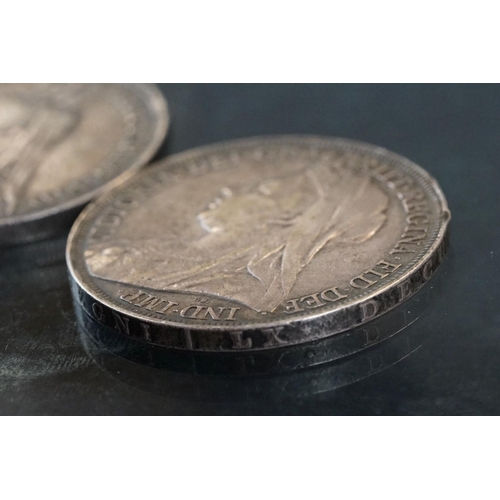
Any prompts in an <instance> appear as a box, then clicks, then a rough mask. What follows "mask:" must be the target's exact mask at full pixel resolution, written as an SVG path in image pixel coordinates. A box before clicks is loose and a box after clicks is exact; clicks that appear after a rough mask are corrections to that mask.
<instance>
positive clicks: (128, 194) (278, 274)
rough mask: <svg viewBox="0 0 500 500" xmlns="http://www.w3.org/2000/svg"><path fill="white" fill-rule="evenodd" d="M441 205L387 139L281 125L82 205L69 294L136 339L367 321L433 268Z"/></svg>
mask: <svg viewBox="0 0 500 500" xmlns="http://www.w3.org/2000/svg"><path fill="white" fill-rule="evenodd" d="M449 218H450V213H449V211H448V208H447V206H446V201H445V199H444V196H443V194H442V192H441V190H440V188H439V186H438V185H437V183H436V181H435V180H434V179H432V178H431V177H430V176H429V175H428V174H427V173H426V172H425V171H424V170H422V169H421V168H420V167H418V166H417V165H415V164H413V163H412V162H410V161H409V160H407V159H405V158H402V157H400V156H398V155H396V154H394V153H390V152H388V151H386V150H385V149H382V148H378V147H375V146H371V145H367V144H361V143H357V142H353V141H348V140H343V139H330V138H318V137H308V136H305V137H302V136H297V137H294V136H283V137H269V138H255V139H248V140H242V141H234V142H229V143H225V144H221V145H214V146H210V147H204V148H199V149H195V150H192V151H188V152H185V153H182V154H179V155H176V156H173V157H171V158H169V159H168V160H166V161H164V162H161V163H159V164H157V165H156V166H155V167H152V168H151V169H149V170H148V171H145V172H144V173H142V174H141V175H139V176H137V177H135V178H133V179H131V180H129V181H128V182H126V183H125V184H123V185H121V186H119V187H118V188H116V189H114V190H113V191H111V192H110V193H108V194H106V195H104V196H103V197H102V198H101V199H99V200H98V201H97V202H96V203H94V204H93V205H92V206H90V207H88V209H87V210H86V211H85V212H84V213H83V214H82V215H81V216H80V218H79V219H78V221H77V222H76V223H75V226H74V227H73V230H72V232H71V234H70V238H69V242H68V249H67V260H68V265H69V268H70V272H71V276H72V281H73V290H74V295H75V299H76V301H77V302H78V303H79V304H80V305H81V306H82V307H83V309H84V311H86V313H87V314H89V315H91V316H92V317H93V318H94V319H96V320H97V321H99V322H101V323H102V324H104V325H110V326H113V327H114V328H116V329H117V330H118V331H120V332H122V333H124V334H126V335H129V336H131V337H135V338H139V339H142V340H145V341H147V342H151V343H154V344H161V345H166V346H169V347H174V348H179V349H189V350H206V351H225V350H228V351H230V350H245V349H266V348H273V347H281V346H286V345H291V344H298V343H302V342H306V341H311V340H317V339H320V338H324V337H327V336H329V335H332V334H335V333H339V332H341V331H344V330H346V329H349V328H352V327H354V326H357V325H359V324H361V323H364V322H366V321H368V320H370V319H372V318H375V317H376V316H379V315H380V314H382V313H384V312H386V311H388V310H390V309H392V308H393V307H395V306H396V305H397V304H398V303H400V302H401V301H403V300H405V299H406V298H408V297H409V296H411V295H412V294H413V293H414V292H415V291H417V290H418V289H419V288H420V286H422V285H423V284H424V283H425V282H426V281H427V280H428V279H429V278H430V277H431V275H432V274H433V272H434V270H435V269H436V268H437V266H438V265H439V263H440V262H441V260H442V258H443V255H444V252H445V246H446V230H447V224H448V221H449Z"/></svg>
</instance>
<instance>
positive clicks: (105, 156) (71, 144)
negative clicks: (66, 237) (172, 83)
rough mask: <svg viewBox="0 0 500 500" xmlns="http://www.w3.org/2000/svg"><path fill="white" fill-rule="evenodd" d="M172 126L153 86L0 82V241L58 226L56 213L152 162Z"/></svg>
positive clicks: (29, 237) (20, 238)
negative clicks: (42, 221)
mask: <svg viewBox="0 0 500 500" xmlns="http://www.w3.org/2000/svg"><path fill="white" fill-rule="evenodd" d="M166 127H167V114H166V107H165V103H164V101H163V99H162V97H161V95H160V94H159V92H158V91H157V90H156V89H155V87H153V86H150V85H146V84H123V85H122V84H2V85H0V236H2V241H1V242H0V243H10V242H14V243H15V242H18V241H23V240H34V239H37V238H38V236H42V234H39V235H37V234H36V233H44V232H50V230H51V229H55V227H56V226H57V222H54V221H55V219H57V215H58V214H63V213H66V212H68V211H69V210H72V209H76V208H77V207H81V206H83V205H84V204H85V203H86V202H88V201H89V200H90V199H91V198H93V197H94V196H95V195H96V194H97V193H98V192H99V191H100V190H101V189H102V188H103V186H104V185H105V184H107V183H110V182H112V181H115V180H116V179H117V178H118V177H120V176H121V175H124V174H125V173H127V172H129V171H132V170H134V169H135V168H137V167H138V166H141V165H142V164H144V163H145V162H146V161H147V160H149V158H150V157H151V156H152V154H153V153H154V151H155V150H156V148H157V147H158V146H159V145H160V143H161V141H162V139H163V137H164V135H165V132H166ZM46 218H52V221H51V223H50V224H49V223H48V222H47V224H45V226H43V224H42V226H40V224H38V223H39V222H40V221H41V220H44V219H46ZM50 225H52V228H51V227H50Z"/></svg>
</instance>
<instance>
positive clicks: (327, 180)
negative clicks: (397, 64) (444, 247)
mask: <svg viewBox="0 0 500 500" xmlns="http://www.w3.org/2000/svg"><path fill="white" fill-rule="evenodd" d="M387 206H388V196H387V195H386V194H385V193H384V192H383V191H382V190H380V189H379V188H378V187H377V186H375V184H374V183H373V181H372V180H371V179H370V178H369V177H360V176H357V175H356V174H355V173H352V172H350V171H348V170H336V169H332V168H330V167H328V166H324V165H319V166H315V167H311V168H305V169H303V170H302V171H300V172H295V173H291V174H288V175H285V176H281V177H276V178H272V179H269V180H265V181H262V182H259V183H257V184H255V185H253V186H251V187H249V188H243V189H237V190H232V189H231V188H229V187H225V188H224V189H223V190H221V196H219V197H218V198H217V199H216V200H214V201H213V202H212V203H210V205H209V208H208V209H207V210H206V211H204V212H201V213H200V214H198V217H197V219H196V221H193V222H195V223H197V224H199V225H200V226H201V227H202V228H203V229H204V231H205V236H203V237H202V238H200V239H199V240H197V241H191V242H179V241H175V242H174V241H168V238H167V239H164V240H158V239H154V240H149V241H147V242H142V243H140V242H136V243H134V242H132V241H124V240H117V241H114V242H108V243H107V244H98V245H95V246H94V247H91V248H90V249H89V252H88V253H87V264H88V266H89V270H90V271H91V273H92V274H93V275H95V276H97V277H100V278H104V279H109V280H114V281H121V282H124V283H129V284H134V285H137V286H141V287H145V288H146V287H147V288H151V289H159V290H172V291H174V290H175V291H185V292H190V293H202V294H210V295H215V296H219V297H224V298H227V299H230V300H234V301H237V302H240V303H242V304H245V305H247V306H248V307H250V308H252V309H254V310H256V311H273V310H275V309H276V308H277V307H278V306H279V305H280V304H281V303H282V302H284V301H285V300H286V299H287V298H289V294H290V292H291V290H292V288H293V286H294V284H295V282H296V279H297V276H298V275H299V273H300V272H301V271H302V270H303V269H304V268H305V267H306V266H307V265H308V264H309V263H310V262H311V260H313V259H314V257H315V256H316V254H318V252H320V251H321V250H322V249H323V248H324V247H325V245H334V244H339V243H340V244H341V243H350V244H353V243H354V244H355V243H363V242H364V241H366V240H368V239H370V238H371V237H372V236H373V235H374V234H375V233H376V232H377V231H378V230H379V229H380V228H381V226H382V225H383V224H384V222H385V220H386V214H385V212H386V209H387ZM146 254H147V255H146ZM174 256H175V257H174Z"/></svg>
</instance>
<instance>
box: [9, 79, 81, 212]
mask: <svg viewBox="0 0 500 500" xmlns="http://www.w3.org/2000/svg"><path fill="white" fill-rule="evenodd" d="M40 87H41V89H40V90H41V92H40V93H37V92H32V93H29V92H25V93H22V92H20V93H15V92H12V93H8V92H7V93H5V94H0V216H4V217H5V216H10V215H12V214H13V213H14V212H15V211H16V207H17V205H18V204H19V202H20V201H21V200H22V199H23V197H24V195H25V193H26V191H27V189H28V186H29V185H30V183H31V182H32V181H33V178H34V176H35V175H36V172H37V169H38V168H39V167H40V166H41V165H42V163H43V161H44V159H45V158H46V157H47V155H49V154H50V153H51V152H52V151H53V150H54V148H56V147H57V145H59V144H60V143H61V142H63V141H64V140H65V139H66V137H68V136H69V135H70V134H71V132H72V131H73V130H74V129H75V127H76V126H77V124H78V121H79V118H80V116H79V113H78V111H77V108H76V106H74V102H73V101H74V98H75V96H76V95H74V94H75V93H74V92H73V89H72V88H66V89H64V87H61V88H59V87H58V88H57V90H58V93H57V95H48V94H46V93H43V86H40Z"/></svg>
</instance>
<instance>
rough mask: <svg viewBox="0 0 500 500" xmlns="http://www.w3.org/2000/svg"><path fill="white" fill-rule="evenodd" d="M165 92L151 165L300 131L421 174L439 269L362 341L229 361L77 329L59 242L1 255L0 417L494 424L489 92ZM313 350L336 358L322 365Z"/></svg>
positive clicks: (493, 166) (498, 123) (496, 185)
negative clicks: (433, 202) (429, 179)
mask: <svg viewBox="0 0 500 500" xmlns="http://www.w3.org/2000/svg"><path fill="white" fill-rule="evenodd" d="M161 89H162V91H163V92H164V94H165V96H166V97H167V99H168V101H169V104H170V110H171V115H172V126H171V130H170V133H169V137H168V139H167V141H166V143H165V144H164V146H163V147H162V149H161V151H160V153H159V155H158V158H161V157H164V156H166V155H167V154H172V153H177V152H180V151H184V150H186V149H188V148H191V147H195V146H199V145H204V144H208V143H212V142H216V141H223V140H227V139H233V138H241V137H248V136H256V135H265V134H294V133H299V134H316V135H324V136H339V137H346V138H351V139H357V140H360V141H364V142H369V143H373V144H377V145H380V146H383V147H385V148H387V149H390V150H392V151H395V152H396V153H399V154H401V155H403V156H406V157H408V158H410V159H411V160H413V161H415V162H416V163H418V164H420V165H421V166H423V167H424V168H425V169H427V170H428V171H429V172H430V174H431V175H433V176H434V177H435V178H437V180H438V181H439V183H440V185H441V187H442V189H443V191H444V193H445V195H446V197H447V199H448V203H449V206H450V209H451V213H452V222H451V242H450V249H449V252H448V255H447V257H446V259H445V262H444V264H443V265H442V268H441V269H440V271H439V272H438V273H437V274H436V276H434V277H433V279H432V281H431V282H429V283H428V285H427V286H426V287H424V289H423V290H422V291H421V292H419V294H417V296H415V298H413V299H410V300H409V301H408V302H406V303H404V304H402V305H401V306H400V307H399V308H397V309H395V310H394V311H392V312H391V313H389V314H387V315H385V316H383V317H382V318H380V319H379V320H378V321H377V322H373V323H369V324H367V325H365V326H364V327H363V328H362V329H358V330H356V331H354V332H350V333H348V334H343V336H338V337H337V338H335V339H331V340H330V341H327V342H326V343H325V344H320V345H313V346H304V347H302V348H299V349H295V350H292V351H286V350H285V351H282V350H278V351H279V352H278V353H276V352H275V353H273V354H271V355H267V356H264V357H259V356H254V355H241V356H239V357H236V358H231V359H229V360H228V359H227V358H224V359H219V358H211V357H207V356H197V357H191V356H188V355H184V356H177V355H172V353H170V352H165V351H164V350H161V349H155V348H152V349H151V348H149V347H147V346H143V345H142V344H128V343H127V341H125V340H124V339H122V338H121V337H119V336H118V337H116V335H115V334H114V333H113V332H105V331H98V330H96V329H95V328H94V329H93V328H92V325H89V324H87V323H85V322H84V321H82V320H80V322H79V324H77V321H76V315H75V311H74V309H73V305H72V300H71V296H70V292H69V287H68V280H67V274H66V266H65V263H64V243H65V238H64V236H62V237H60V238H58V239H56V240H53V241H50V242H44V243H40V244H35V245H29V246H24V247H18V248H14V249H10V250H8V251H4V252H2V253H1V254H0V353H1V357H0V414H7V415H12V414H80V415H83V414H111V415H120V414H126V415H129V414H140V415H142V414H180V415H189V414H226V415H227V414H252V415H253V414H334V415H337V414H348V415H365V414H383V415H387V414H396V415H415V414H416V415H419V414H425V415H427V414H432V415H435V414H453V415H455V414H498V413H500V397H499V396H500V363H499V362H498V359H499V358H500V313H499V312H498V305H497V302H498V293H497V288H498V284H497V283H498V271H499V266H498V257H499V255H500V231H499V228H498V222H499V220H500V219H499V214H500V203H499V199H498V195H499V194H500V173H499V164H498V160H499V159H500V140H499V138H500V120H499V115H500V86H490V85H481V86H476V85H161ZM115 337H116V338H115ZM361 347H363V348H364V349H363V350H361V351H359V352H357V353H354V354H352V355H349V356H346V354H348V353H349V352H354V351H356V350H358V349H359V348H361ZM325 352H327V353H329V354H330V355H332V353H333V355H332V356H331V357H332V358H333V357H339V358H340V357H342V359H337V360H334V361H329V362H323V361H327V359H326V358H325V357H323V358H322V357H321V356H323V353H325ZM318 353H319V354H318ZM311 359H312V360H315V361H314V363H310V362H308V363H304V360H311ZM307 364H314V365H315V366H305V365H307Z"/></svg>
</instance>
